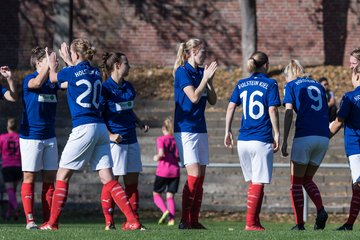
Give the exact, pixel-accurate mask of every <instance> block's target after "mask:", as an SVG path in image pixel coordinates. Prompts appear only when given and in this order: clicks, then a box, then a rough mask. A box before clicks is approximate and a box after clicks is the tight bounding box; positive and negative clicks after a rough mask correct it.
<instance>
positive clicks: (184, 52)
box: [173, 38, 203, 77]
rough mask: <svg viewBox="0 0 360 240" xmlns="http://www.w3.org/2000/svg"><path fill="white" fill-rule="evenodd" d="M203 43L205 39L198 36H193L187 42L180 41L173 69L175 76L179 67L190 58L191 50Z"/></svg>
mask: <svg viewBox="0 0 360 240" xmlns="http://www.w3.org/2000/svg"><path fill="white" fill-rule="evenodd" d="M201 44H203V41H202V40H200V39H197V38H192V39H190V40H188V41H187V42H186V43H185V42H182V43H180V45H179V49H178V52H177V55H176V60H175V64H174V70H173V76H174V77H175V73H176V70H177V69H178V67H180V66H183V65H184V63H185V61H187V60H188V58H189V57H190V50H191V49H193V48H198V47H199V46H200V45H201Z"/></svg>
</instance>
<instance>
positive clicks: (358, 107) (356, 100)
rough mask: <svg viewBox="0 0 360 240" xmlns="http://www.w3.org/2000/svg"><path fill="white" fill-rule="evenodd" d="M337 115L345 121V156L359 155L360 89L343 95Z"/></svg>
mask: <svg viewBox="0 0 360 240" xmlns="http://www.w3.org/2000/svg"><path fill="white" fill-rule="evenodd" d="M337 115H338V117H339V118H343V119H344V120H345V128H344V135H345V139H344V144H345V152H346V155H348V156H351V155H354V154H360V120H359V119H360V87H357V88H356V89H355V90H353V91H350V92H347V93H345V94H344V96H343V98H342V99H341V103H340V107H339V111H338V113H337Z"/></svg>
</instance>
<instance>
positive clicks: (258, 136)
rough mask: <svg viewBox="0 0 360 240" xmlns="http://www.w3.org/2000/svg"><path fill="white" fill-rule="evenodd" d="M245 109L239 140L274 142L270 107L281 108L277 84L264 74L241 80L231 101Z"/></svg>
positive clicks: (256, 74)
mask: <svg viewBox="0 0 360 240" xmlns="http://www.w3.org/2000/svg"><path fill="white" fill-rule="evenodd" d="M229 101H230V102H233V103H235V104H236V105H237V106H239V105H240V104H241V105H242V108H243V115H242V120H241V125H240V129H239V136H238V140H242V141H250V140H256V141H261V142H266V143H272V142H273V135H272V125H271V121H270V116H269V111H268V109H269V107H271V106H279V105H280V103H281V102H280V97H279V89H278V85H277V82H276V81H275V80H274V79H270V78H268V77H267V76H266V75H265V74H263V73H253V74H252V75H251V76H250V77H249V78H246V79H242V80H239V81H238V83H237V84H236V86H235V89H234V91H233V93H232V95H231V98H230V100H229Z"/></svg>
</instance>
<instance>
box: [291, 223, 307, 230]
mask: <svg viewBox="0 0 360 240" xmlns="http://www.w3.org/2000/svg"><path fill="white" fill-rule="evenodd" d="M291 230H294V231H304V230H305V227H304V224H296V225H295V226H293V227H292V228H291Z"/></svg>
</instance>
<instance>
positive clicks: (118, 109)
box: [102, 77, 137, 144]
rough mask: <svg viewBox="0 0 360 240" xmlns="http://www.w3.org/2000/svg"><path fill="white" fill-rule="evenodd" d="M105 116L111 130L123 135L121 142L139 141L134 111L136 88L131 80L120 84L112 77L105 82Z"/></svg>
mask: <svg viewBox="0 0 360 240" xmlns="http://www.w3.org/2000/svg"><path fill="white" fill-rule="evenodd" d="M102 94H103V102H104V111H103V117H104V120H105V124H106V126H107V128H108V129H109V131H110V132H111V133H114V134H119V135H121V137H122V141H121V144H132V143H136V142H137V137H136V122H137V120H136V117H135V114H134V111H133V107H134V99H135V95H136V94H135V90H134V88H133V86H132V84H131V83H130V82H127V81H125V80H123V81H122V84H121V86H119V85H118V84H117V83H116V82H115V81H114V80H113V79H112V78H111V77H110V78H109V79H108V80H107V81H105V82H104V83H103V92H102Z"/></svg>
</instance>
